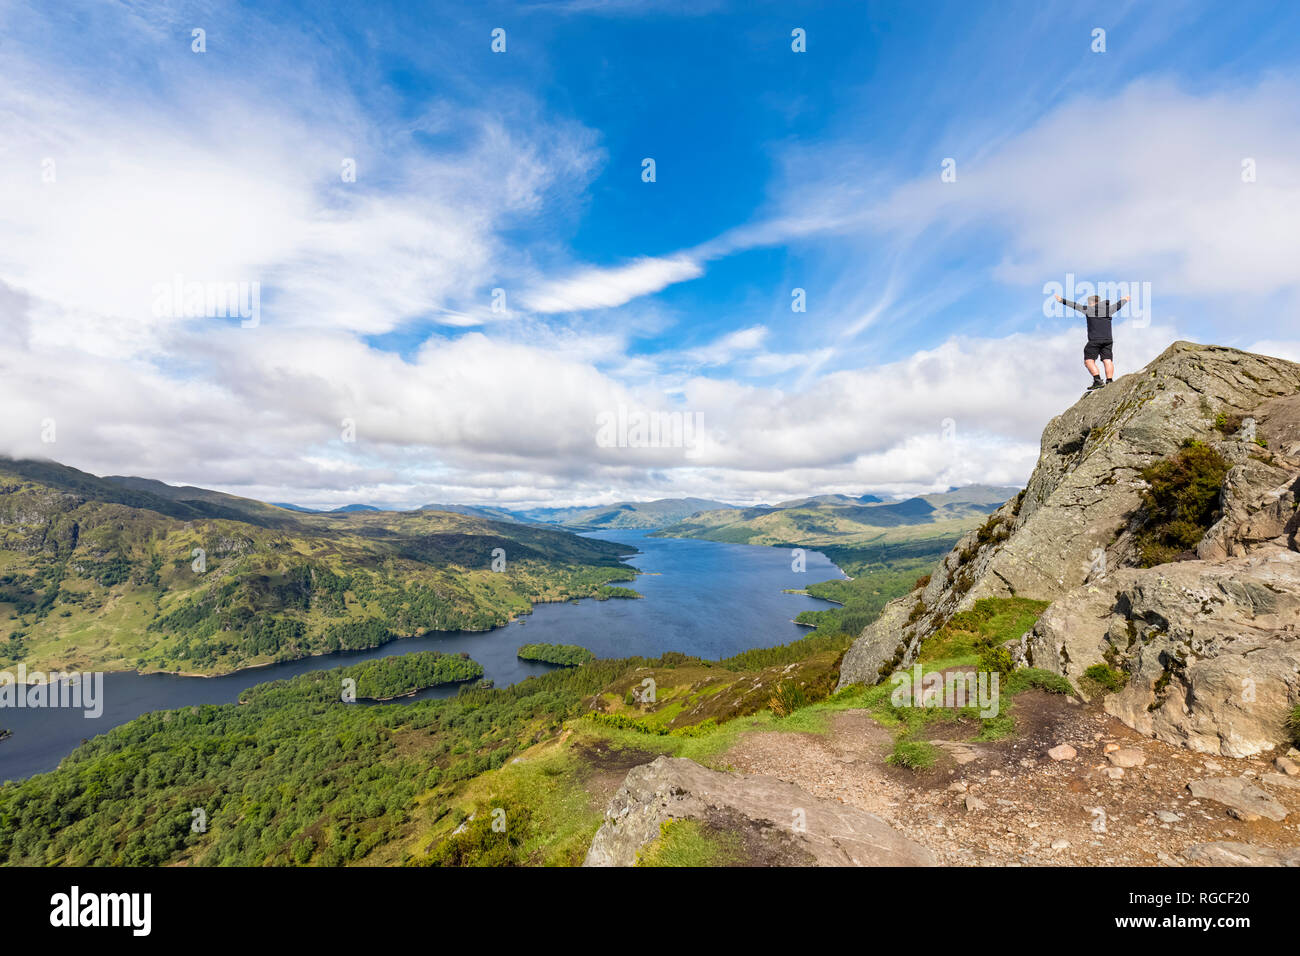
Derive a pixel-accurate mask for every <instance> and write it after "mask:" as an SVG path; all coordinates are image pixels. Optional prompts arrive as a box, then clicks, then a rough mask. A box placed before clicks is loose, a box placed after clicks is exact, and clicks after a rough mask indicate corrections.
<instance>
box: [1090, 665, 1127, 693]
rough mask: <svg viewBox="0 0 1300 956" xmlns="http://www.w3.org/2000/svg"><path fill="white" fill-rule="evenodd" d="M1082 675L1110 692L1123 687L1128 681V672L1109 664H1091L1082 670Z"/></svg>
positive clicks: (1101, 688)
mask: <svg viewBox="0 0 1300 956" xmlns="http://www.w3.org/2000/svg"><path fill="white" fill-rule="evenodd" d="M1083 676H1084V677H1085V678H1086V679H1087V680H1089V681H1091V682H1092V683H1093V684H1095V685H1096V686H1097V687H1098V688H1099V689H1100V690H1102V691H1108V692H1110V693H1114V692H1115V691H1117V690H1121V689H1123V687H1124V685H1125V684H1127V683H1128V674H1126V673H1124V672H1123V671H1121V670H1117V669H1116V668H1114V667H1111V666H1110V665H1109V664H1093V665H1092V666H1091V667H1089V668H1088V669H1087V670H1085V671H1084V672H1083Z"/></svg>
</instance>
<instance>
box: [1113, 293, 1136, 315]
mask: <svg viewBox="0 0 1300 956" xmlns="http://www.w3.org/2000/svg"><path fill="white" fill-rule="evenodd" d="M1130 298H1132V297H1131V296H1127V295H1126V296H1124V298H1122V299H1120V300H1119V301H1118V302H1116V303H1114V304H1113V305H1111V307H1110V314H1111V315H1114V314H1115V313H1116V312H1118V311H1119V310H1120V309H1122V308H1124V305H1125V304H1126V303H1127V302H1128V300H1129V299H1130Z"/></svg>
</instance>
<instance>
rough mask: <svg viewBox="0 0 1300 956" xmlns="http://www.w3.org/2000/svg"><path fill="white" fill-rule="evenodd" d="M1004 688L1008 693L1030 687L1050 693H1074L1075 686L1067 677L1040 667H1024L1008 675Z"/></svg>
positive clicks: (1015, 692) (1016, 692) (1012, 693)
mask: <svg viewBox="0 0 1300 956" xmlns="http://www.w3.org/2000/svg"><path fill="white" fill-rule="evenodd" d="M1003 688H1004V689H1005V691H1006V693H1007V694H1008V695H1014V694H1018V693H1020V692H1021V691H1024V690H1029V689H1030V688H1037V689H1038V690H1045V691H1047V693H1049V694H1073V693H1074V686H1073V685H1072V684H1071V683H1070V682H1069V681H1068V680H1067V679H1066V678H1064V677H1062V676H1061V675H1060V674H1053V673H1052V672H1051V671H1045V670H1043V669H1042V668H1039V667H1022V668H1020V669H1019V670H1015V671H1012V672H1011V673H1010V674H1008V675H1007V679H1006V683H1005V684H1003Z"/></svg>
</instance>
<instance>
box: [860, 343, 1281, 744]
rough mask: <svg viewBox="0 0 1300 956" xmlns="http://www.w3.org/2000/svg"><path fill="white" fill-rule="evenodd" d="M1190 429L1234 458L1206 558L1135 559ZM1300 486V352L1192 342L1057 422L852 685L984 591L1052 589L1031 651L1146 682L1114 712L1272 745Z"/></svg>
mask: <svg viewBox="0 0 1300 956" xmlns="http://www.w3.org/2000/svg"><path fill="white" fill-rule="evenodd" d="M1225 432H1228V433H1230V434H1225ZM1188 439H1196V440H1200V441H1202V442H1204V443H1206V444H1209V445H1211V446H1212V447H1213V448H1214V449H1215V450H1216V451H1218V453H1219V454H1220V456H1221V457H1222V458H1224V459H1225V460H1226V461H1227V462H1228V463H1229V465H1230V468H1229V470H1228V473H1227V476H1226V478H1225V480H1224V486H1223V490H1222V500H1221V509H1220V510H1221V512H1222V518H1221V519H1220V520H1219V521H1218V522H1217V523H1216V524H1215V525H1214V526H1213V527H1212V528H1210V529H1209V531H1208V532H1207V533H1206V534H1205V536H1204V538H1203V539H1202V540H1201V542H1200V544H1199V545H1198V547H1197V549H1196V552H1195V555H1194V556H1193V555H1190V554H1189V555H1186V556H1185V557H1188V558H1193V557H1194V560H1180V561H1176V562H1172V563H1168V564H1163V565H1159V566H1156V567H1153V568H1140V567H1136V565H1137V563H1138V561H1137V540H1136V539H1137V534H1138V532H1139V531H1140V530H1141V527H1142V524H1143V518H1144V515H1143V514H1142V511H1141V495H1142V491H1143V489H1144V487H1145V482H1144V481H1143V479H1142V471H1143V470H1144V469H1145V468H1146V467H1148V466H1149V465H1150V464H1152V463H1153V462H1154V461H1156V460H1158V459H1161V458H1165V457H1168V456H1170V455H1172V454H1174V453H1175V452H1176V451H1177V450H1178V449H1179V448H1180V447H1181V446H1182V444H1183V443H1184V442H1185V441H1186V440H1188ZM1298 502H1300V366H1298V365H1295V364H1293V363H1290V362H1285V361H1282V360H1280V359H1274V358H1269V357H1266V356H1258V355H1251V354H1248V353H1244V352H1239V351H1236V350H1233V349H1225V348H1218V347H1214V346H1200V345H1192V344H1189V343H1186V342H1179V343H1175V344H1174V345H1172V346H1170V348H1169V349H1168V350H1166V351H1165V353H1164V354H1163V355H1161V356H1160V358H1158V359H1156V360H1155V361H1154V362H1152V363H1151V365H1149V366H1148V367H1147V368H1145V369H1143V370H1142V371H1141V372H1139V373H1136V374H1134V375H1130V376H1126V377H1124V378H1122V379H1120V380H1119V381H1118V382H1116V383H1115V384H1114V385H1113V386H1109V387H1107V388H1106V389H1103V390H1102V391H1100V392H1098V393H1092V394H1090V395H1087V396H1085V397H1084V398H1083V399H1082V400H1081V401H1080V402H1078V403H1077V404H1076V405H1075V406H1074V407H1073V408H1071V409H1070V410H1068V411H1067V412H1066V413H1064V414H1063V415H1060V416H1058V417H1057V418H1055V419H1053V420H1052V422H1051V423H1050V424H1049V425H1048V427H1047V429H1046V430H1045V431H1044V433H1043V444H1042V454H1041V456H1040V459H1039V463H1038V466H1037V468H1036V469H1035V471H1034V474H1033V477H1032V478H1031V479H1030V481H1029V485H1028V486H1027V488H1026V490H1025V493H1024V495H1023V496H1022V497H1021V498H1018V499H1016V500H1015V501H1012V502H1008V503H1007V504H1006V505H1004V506H1003V507H1002V509H1000V510H999V511H998V512H996V513H995V514H994V515H993V517H992V518H991V519H990V522H989V523H988V524H987V525H986V526H985V527H984V528H982V529H980V530H979V531H977V532H972V533H971V534H969V535H967V536H966V537H965V538H964V539H963V540H962V541H961V542H959V543H958V545H957V547H956V548H955V549H954V551H953V552H952V553H951V554H949V555H948V557H947V558H946V559H945V560H944V562H943V564H942V566H941V568H940V569H939V570H938V571H937V572H936V573H935V574H934V575H932V578H931V581H930V584H929V586H928V587H926V589H925V590H924V591H923V592H919V593H913V594H912V595H909V596H908V597H906V598H903V599H900V600H899V601H897V602H894V603H892V604H891V605H890V606H889V607H887V608H886V611H885V613H884V614H882V615H881V617H880V619H879V620H878V621H877V622H876V623H875V624H873V625H872V626H871V627H869V628H867V630H866V631H864V632H863V635H862V636H861V637H860V638H859V639H858V641H856V642H855V643H854V645H853V647H852V648H850V650H849V652H848V653H847V654H846V655H845V660H844V665H843V667H842V669H841V685H844V684H848V683H856V682H868V683H875V682H876V681H877V680H879V679H881V678H882V677H884V676H887V675H888V673H890V672H891V671H892V670H893V669H894V668H896V667H900V666H908V665H910V663H911V662H912V661H913V660H914V659H915V657H916V654H917V652H918V650H919V648H920V644H921V642H922V641H923V640H924V639H925V638H926V637H928V636H929V635H930V634H931V633H933V632H934V631H935V630H936V629H937V628H938V627H939V626H941V625H942V624H943V622H944V621H946V620H948V619H949V618H950V617H951V616H952V614H953V613H955V612H956V611H958V610H961V609H963V608H965V607H968V606H970V605H971V604H972V603H974V601H975V600H977V599H978V598H981V597H998V596H1013V595H1018V596H1022V597H1032V598H1037V599H1040V600H1050V601H1052V602H1053V603H1052V605H1051V606H1050V607H1049V608H1048V609H1047V611H1046V612H1045V613H1044V614H1043V616H1042V618H1040V620H1039V622H1038V624H1037V625H1036V626H1035V627H1034V629H1033V631H1032V632H1031V633H1029V634H1026V635H1025V636H1024V637H1023V638H1022V639H1021V641H1020V644H1019V647H1018V648H1017V649H1016V654H1015V656H1016V659H1017V661H1018V663H1022V664H1030V665H1032V666H1035V667H1041V668H1044V669H1047V670H1051V671H1054V672H1056V673H1058V674H1063V675H1065V676H1067V677H1070V678H1071V679H1077V678H1078V677H1079V676H1080V675H1081V674H1082V673H1083V671H1084V670H1085V669H1086V668H1087V667H1089V666H1090V665H1092V664H1097V663H1102V662H1105V663H1108V664H1110V665H1111V666H1112V667H1116V668H1119V669H1121V670H1124V671H1126V672H1127V673H1128V674H1129V681H1128V684H1127V686H1126V687H1125V688H1124V689H1123V690H1122V691H1121V692H1120V693H1118V694H1116V695H1114V696H1112V697H1111V698H1109V699H1108V700H1107V703H1106V707H1107V710H1108V711H1110V712H1111V713H1112V714H1114V715H1115V716H1116V717H1119V718H1120V719H1121V720H1123V721H1124V722H1125V723H1127V724H1128V725H1129V726H1131V727H1133V728H1134V729H1136V730H1139V731H1141V732H1142V733H1145V734H1150V735H1152V736H1156V737H1159V738H1161V739H1162V740H1166V741H1170V742H1176V743H1179V744H1183V745H1185V746H1188V747H1190V748H1192V749H1195V750H1198V751H1201V752H1205V753H1217V754H1222V755H1225V756H1248V755H1251V754H1255V753H1259V752H1261V751H1262V750H1265V749H1268V748H1271V747H1273V746H1275V745H1276V744H1278V743H1280V742H1281V741H1282V740H1283V722H1284V720H1285V717H1286V714H1287V712H1288V711H1289V710H1290V709H1291V708H1293V707H1294V706H1295V705H1296V703H1297V701H1300V553H1298V549H1297V542H1296V535H1297V528H1298V527H1300V517H1298V512H1297V504H1298ZM918 602H920V605H921V607H920V608H918ZM909 619H910V623H909Z"/></svg>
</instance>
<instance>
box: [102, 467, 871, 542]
mask: <svg viewBox="0 0 1300 956" xmlns="http://www.w3.org/2000/svg"><path fill="white" fill-rule="evenodd" d="M122 480H124V481H143V480H144V479H122ZM196 490H197V489H196ZM877 500H878V499H877ZM276 507H277V508H286V509H288V510H289V511H296V512H298V513H300V514H348V513H352V512H356V511H383V510H388V509H382V508H376V507H374V506H373V505H344V506H343V507H341V508H334V509H333V510H329V511H324V510H319V509H315V508H304V507H302V506H301V505H292V504H284V503H279V504H276ZM734 507H735V505H729V504H727V503H726V502H725V501H713V500H711V499H709V498H660V499H658V500H657V501H620V502H617V503H615V504H612V505H596V506H595V507H590V506H576V507H569V508H517V509H512V508H495V507H492V506H491V505H455V504H431V505H424V506H423V507H421V508H418V509H416V510H418V511H445V512H448V513H450V514H458V515H468V516H470V517H473V518H486V519H487V520H489V521H511V522H514V523H516V524H548V525H558V526H559V527H562V528H568V529H572V530H579V531H597V530H602V529H606V528H662V527H664V526H665V525H670V524H676V523H677V522H679V521H681V520H682V519H684V518H689V517H690V516H691V515H693V514H697V513H699V512H701V511H719V510H727V509H731V508H734Z"/></svg>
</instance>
